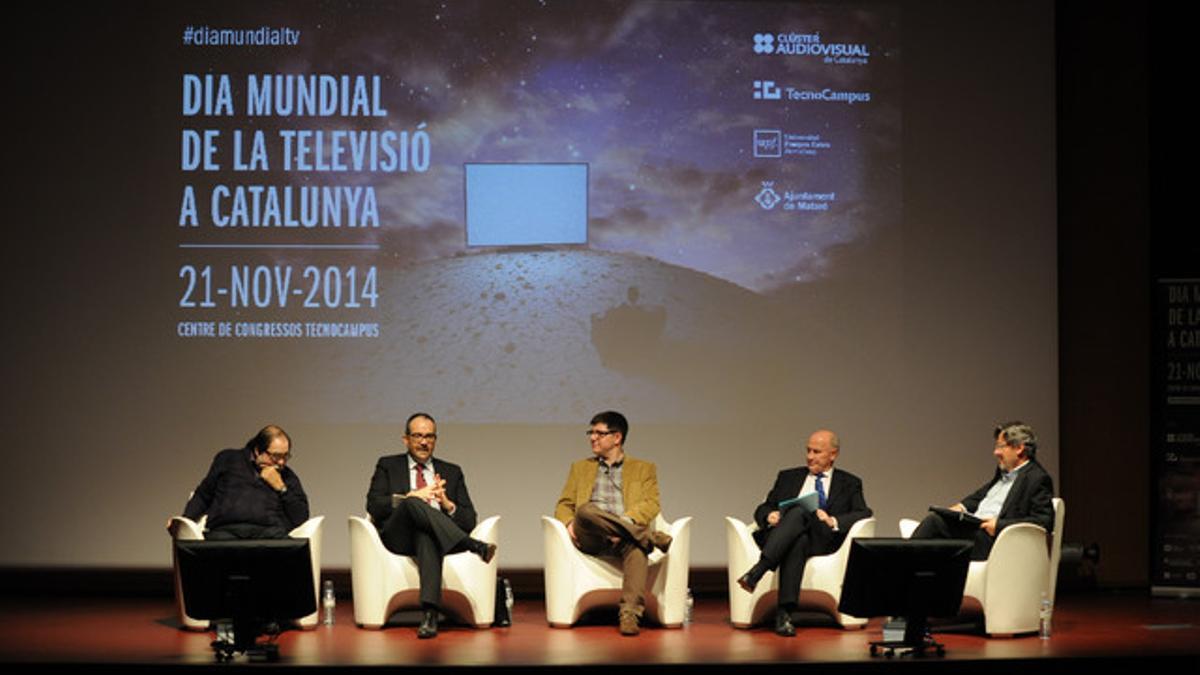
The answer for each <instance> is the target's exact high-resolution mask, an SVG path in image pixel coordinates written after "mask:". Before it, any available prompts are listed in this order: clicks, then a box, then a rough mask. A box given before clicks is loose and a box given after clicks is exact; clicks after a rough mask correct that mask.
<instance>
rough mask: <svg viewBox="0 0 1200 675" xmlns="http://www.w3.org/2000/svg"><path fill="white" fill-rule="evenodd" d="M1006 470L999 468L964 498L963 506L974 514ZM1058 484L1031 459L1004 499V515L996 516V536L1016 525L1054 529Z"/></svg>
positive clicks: (1001, 509) (1001, 513) (1002, 510)
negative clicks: (1031, 524)
mask: <svg viewBox="0 0 1200 675" xmlns="http://www.w3.org/2000/svg"><path fill="white" fill-rule="evenodd" d="M1001 475H1002V471H1001V469H1000V468H999V467H996V474H995V475H994V476H992V479H991V480H990V481H988V482H987V483H985V484H984V485H983V487H981V488H979V489H978V490H976V491H974V492H972V493H971V494H969V495H967V496H966V497H963V500H962V505H963V506H964V507H966V509H967V510H968V511H970V512H972V513H974V512H975V509H977V508H979V503H980V502H981V501H983V498H984V497H986V496H987V492H988V490H989V489H991V487H992V485H994V484H995V482H996V481H998V480H1000V476H1001ZM1053 497H1054V482H1053V481H1052V480H1050V474H1048V473H1046V470H1045V469H1043V468H1042V465H1041V464H1038V463H1037V460H1035V459H1031V460H1029V463H1028V464H1026V465H1025V466H1024V467H1023V468H1022V469H1021V470H1020V471H1018V472H1017V478H1016V481H1015V482H1013V486H1012V489H1010V490H1009V491H1008V496H1007V497H1005V498H1004V506H1002V507H1000V515H999V516H997V517H996V534H997V535H999V534H1000V531H1001V530H1003V529H1004V528H1006V527H1008V526H1009V525H1012V524H1014V523H1033V524H1034V525H1041V526H1042V527H1044V528H1046V531H1047V532H1049V531H1051V530H1053V529H1054V504H1052V503H1051V501H1050V500H1051V499H1052V498H1053Z"/></svg>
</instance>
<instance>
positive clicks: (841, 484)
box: [754, 466, 871, 546]
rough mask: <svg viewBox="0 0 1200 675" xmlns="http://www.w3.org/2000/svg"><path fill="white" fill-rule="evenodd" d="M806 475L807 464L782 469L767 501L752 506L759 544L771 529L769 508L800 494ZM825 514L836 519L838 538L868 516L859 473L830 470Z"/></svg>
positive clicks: (770, 509)
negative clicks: (769, 526)
mask: <svg viewBox="0 0 1200 675" xmlns="http://www.w3.org/2000/svg"><path fill="white" fill-rule="evenodd" d="M807 477H808V467H807V466H798V467H796V468H794V469H784V470H783V471H780V472H779V475H778V476H776V477H775V485H774V486H773V487H772V488H771V491H770V492H768V493H767V499H766V501H764V502H763V503H762V504H759V505H758V508H756V509H754V522H756V523H758V531H757V532H755V533H754V539H755V541H757V542H758V545H759V546H762V545H763V542H765V541H766V539H767V534H768V533H769V532H770V530H769V529H768V528H767V516H768V515H770V513H771V512H772V511H778V510H779V502H781V501H783V500H785V499H791V498H792V497H795V496H796V495H798V494H800V488H801V487H803V486H804V479H805V478H807ZM825 513H828V514H829V515H831V516H833V517H834V518H837V522H838V531H837V535H838V536H837V537H836V539H839V540H840V538H841V537H843V536H845V534H846V532H848V531H849V530H850V526H851V525H854V523H856V522H858V521H860V520H862V519H863V518H870V517H871V509H870V507H868V506H867V501H866V499H865V498H864V497H863V489H862V481H861V480H859V478H858V476H855V475H854V474H852V473H850V472H848V471H842V470H841V469H836V470H835V471H834V472H833V476H832V477H831V478H830V480H829V490H828V491H827V492H826V493H825Z"/></svg>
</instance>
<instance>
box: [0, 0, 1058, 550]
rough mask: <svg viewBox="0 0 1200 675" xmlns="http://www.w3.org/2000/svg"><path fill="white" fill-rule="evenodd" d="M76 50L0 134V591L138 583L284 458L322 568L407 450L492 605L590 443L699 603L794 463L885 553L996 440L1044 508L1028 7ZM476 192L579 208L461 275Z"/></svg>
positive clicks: (437, 5)
mask: <svg viewBox="0 0 1200 675" xmlns="http://www.w3.org/2000/svg"><path fill="white" fill-rule="evenodd" d="M83 11H84V12H85V14H84V15H75V16H72V17H66V18H64V17H56V18H55V19H54V20H55V21H59V30H57V31H56V32H37V33H30V34H29V35H27V36H25V37H23V38H22V40H23V42H22V49H23V50H24V51H25V52H26V61H27V63H28V66H27V67H26V68H25V69H24V71H23V72H21V73H20V74H19V75H18V76H17V83H16V87H17V89H16V92H17V94H18V95H17V96H14V97H11V98H9V99H8V100H9V105H10V106H12V107H17V108H20V109H22V110H25V111H27V113H28V114H27V115H25V116H24V117H23V124H22V125H21V126H20V127H19V128H14V129H13V134H12V139H11V140H10V147H11V148H13V154H12V155H11V158H10V169H13V170H11V171H10V172H8V173H9V175H10V178H9V179H8V180H9V181H10V188H11V189H10V190H8V191H7V201H8V202H9V205H10V206H11V207H15V208H10V209H9V213H10V214H11V215H10V220H9V228H10V240H9V243H8V244H7V245H6V247H5V248H6V255H5V261H6V264H5V266H4V278H5V282H4V283H5V289H6V301H5V307H6V310H5V315H6V318H7V320H6V321H5V328H4V331H3V341H4V342H3V345H4V346H3V354H4V376H5V377H4V379H5V382H6V383H7V387H6V388H5V394H4V410H5V424H4V425H3V432H2V433H3V436H2V437H0V438H2V440H3V443H4V446H3V452H4V459H5V462H4V464H5V470H4V471H3V472H0V522H2V523H3V532H2V533H0V534H2V536H3V541H4V542H5V544H4V547H3V549H2V550H0V565H5V566H46V567H52V566H53V567H57V566H83V567H165V566H167V565H169V564H170V547H169V544H168V540H167V535H166V533H165V531H164V524H165V522H166V519H167V517H168V516H170V515H174V514H178V513H180V512H181V510H182V508H183V505H184V503H185V501H186V500H187V498H188V494H189V492H190V491H191V490H192V489H193V488H194V487H195V486H196V484H197V483H198V482H199V480H200V479H201V478H202V477H203V475H204V473H205V471H206V470H207V468H208V465H209V463H210V461H211V459H212V456H213V454H214V453H215V452H216V451H218V450H220V449H222V448H226V447H240V446H241V445H242V444H244V443H245V442H246V439H248V438H249V437H250V436H251V435H252V434H253V433H254V432H255V431H256V430H258V429H259V428H260V427H262V426H263V425H265V424H268V423H274V424H279V425H281V426H283V427H284V428H285V429H286V430H287V431H288V432H289V433H290V434H291V437H292V439H293V441H294V448H293V450H294V458H293V460H292V462H291V466H292V467H293V468H294V469H295V470H296V471H297V473H298V474H299V476H300V479H301V480H302V482H303V484H304V486H305V489H306V491H307V492H308V495H309V497H310V503H311V507H312V512H313V513H314V514H321V515H325V516H326V521H325V526H324V527H325V529H324V536H325V540H324V546H323V551H324V560H323V563H324V564H325V565H326V566H329V567H333V568H338V567H346V566H348V564H349V543H348V535H347V527H346V524H345V523H346V518H347V516H349V515H361V514H362V513H363V512H364V496H365V492H366V489H367V485H368V481H369V479H370V475H371V471H372V469H373V467H374V463H375V460H376V459H377V458H378V457H379V456H380V455H383V454H390V453H395V452H400V451H401V442H400V435H401V433H402V431H403V421H404V419H405V418H406V417H407V416H408V415H409V414H410V413H412V412H415V411H418V410H421V411H427V412H429V413H431V414H433V415H434V416H435V417H436V418H437V420H438V422H439V429H438V431H439V433H440V440H439V443H438V448H437V456H439V457H441V458H443V459H446V460H449V461H452V462H455V463H457V464H459V465H461V466H462V467H463V470H464V472H465V475H466V479H467V484H468V486H469V487H470V491H471V495H472V497H473V499H474V502H475V506H476V508H477V510H478V512H479V513H480V515H481V517H486V516H489V515H493V514H499V515H500V516H502V520H501V525H500V528H501V529H500V531H501V541H500V556H501V559H500V560H501V565H502V566H505V567H510V568H537V567H540V566H541V564H542V551H541V538H540V522H539V517H540V516H541V515H543V514H550V513H552V512H553V507H554V503H555V500H556V499H557V496H558V494H559V491H560V490H561V488H562V486H563V482H564V481H565V479H566V475H567V468H568V466H569V464H570V462H572V461H573V460H575V459H579V458H583V457H586V456H588V455H589V452H590V451H589V449H588V445H587V442H586V439H585V438H584V436H583V433H582V432H583V431H584V429H585V428H586V426H587V422H588V419H589V418H590V417H591V416H592V415H593V414H594V413H596V412H599V411H601V410H606V409H616V410H619V411H622V412H624V413H625V414H626V415H627V416H628V418H629V420H630V423H631V430H630V435H629V439H628V444H627V446H626V450H627V452H628V453H629V454H630V455H632V456H635V457H638V458H642V459H646V460H651V461H654V462H656V463H657V464H658V476H659V482H660V487H661V491H662V507H663V511H664V514H665V515H666V516H667V517H668V518H669V519H675V518H679V517H682V516H685V515H686V516H693V517H694V521H693V526H692V527H693V528H694V529H693V537H692V551H691V560H692V564H693V565H695V566H699V567H722V566H724V565H725V562H726V561H725V543H724V537H725V535H724V523H723V518H724V516H727V515H732V516H737V517H740V518H742V519H749V518H750V516H751V514H752V512H753V509H754V507H755V506H756V505H757V504H758V503H759V502H760V501H761V500H762V499H763V498H764V496H765V495H766V493H767V491H768V489H769V488H770V486H771V484H772V482H773V480H774V477H775V474H776V472H777V471H779V470H780V469H783V468H786V467H791V466H795V465H797V464H800V463H802V461H803V448H804V443H805V440H806V439H807V437H808V435H809V434H810V433H811V432H812V431H814V430H816V429H818V428H823V427H827V428H831V429H833V430H835V431H837V432H838V433H839V435H840V437H841V441H842V449H841V456H840V458H839V460H838V464H837V466H838V467H840V468H844V469H845V470H849V471H852V472H853V473H855V474H857V475H858V476H860V477H861V478H862V479H863V481H864V485H865V492H866V497H867V500H868V503H869V504H870V505H871V506H872V507H873V508H874V510H875V513H876V515H877V516H878V517H879V519H880V521H879V528H878V532H879V534H880V535H888V534H894V533H895V532H896V521H897V519H899V518H901V517H911V516H919V515H920V514H921V513H922V512H924V511H925V509H926V508H927V507H928V505H929V504H933V503H953V502H954V501H957V500H958V499H960V498H961V497H962V496H963V495H965V494H966V493H968V492H969V491H970V490H973V489H975V488H976V487H978V486H979V484H981V483H982V482H983V481H984V480H986V479H987V478H989V477H990V475H991V471H992V469H993V467H994V465H995V463H994V460H993V459H992V456H991V438H990V431H991V428H992V425H993V424H995V423H996V422H999V421H1003V420H1009V419H1021V420H1024V421H1026V422H1028V423H1030V424H1031V425H1033V426H1034V428H1035V429H1036V430H1037V431H1038V432H1039V434H1040V436H1041V441H1042V444H1041V450H1040V453H1039V459H1040V460H1041V461H1042V463H1043V464H1044V465H1045V466H1046V467H1047V469H1048V470H1049V471H1050V472H1051V474H1052V475H1056V474H1057V468H1058V412H1057V398H1058V393H1057V353H1056V350H1057V335H1056V318H1055V317H1056V306H1055V302H1056V270H1055V261H1056V249H1055V246H1056V229H1055V220H1054V218H1055V190H1054V181H1055V166H1054V162H1055V158H1054V124H1055V119H1054V89H1055V82H1054V60H1053V56H1054V45H1053V22H1054V16H1053V5H1052V3H1046V2H1036V1H1030V2H972V3H958V2H863V3H854V2H849V3H841V2H838V3H828V4H821V3H809V2H716V1H714V2H707V1H706V2H698V1H697V2H689V1H663V2H648V1H626V2H564V1H555V0H544V1H539V0H520V1H517V0H475V1H462V0H437V1H431V2H425V1H423V0H409V1H406V2H402V3H397V2H357V1H350V2H344V3H336V5H334V4H329V3H315V2H307V3H292V2H236V3H234V2H173V3H157V2H147V3H114V4H112V5H109V6H105V5H103V4H100V5H97V6H94V7H92V8H90V9H87V10H83ZM50 20H51V19H50V18H49V17H47V21H50ZM492 165H495V166H506V167H516V169H518V170H520V169H522V167H525V166H531V167H568V168H570V167H579V169H578V170H574V169H573V170H571V171H570V172H569V175H568V174H563V173H562V172H550V173H548V174H547V175H554V176H563V175H565V176H566V178H565V179H563V180H564V182H563V183H562V184H561V185H558V184H552V185H542V184H540V183H539V182H538V181H533V182H532V184H526V183H522V188H521V189H520V190H513V191H511V198H512V199H513V200H515V203H513V204H507V205H505V206H506V207H507V208H506V209H505V210H504V211H503V212H504V214H505V218H503V219H498V220H494V222H492V224H493V225H494V224H495V222H499V225H498V226H497V227H498V231H499V233H500V234H499V235H498V238H496V239H487V240H482V241H486V242H488V243H487V244H486V245H476V243H474V242H469V241H468V236H467V228H466V226H467V215H468V214H467V204H468V203H470V202H471V199H472V196H473V195H472V194H469V192H468V190H469V188H470V186H469V185H468V183H467V181H466V172H467V171H468V169H469V167H476V166H492ZM555 180H559V179H558V178H555ZM13 181H15V185H13ZM491 187H492V191H491V192H490V193H488V194H486V195H483V194H480V195H474V196H477V197H480V201H478V202H475V203H479V204H488V203H491V204H497V203H498V202H497V201H496V200H500V202H499V203H503V199H504V191H503V190H500V191H498V192H497V191H496V190H495V189H494V188H495V185H492V186H491ZM539 187H542V188H545V189H544V190H541V191H539V190H538V189H536V188H539ZM559 190H570V192H571V193H570V194H569V195H565V194H560V193H559V192H558V191H559ZM483 197H486V199H484V198H483ZM493 208H496V209H497V212H499V207H493ZM555 209H558V210H557V211H556V210H555ZM581 209H582V210H581ZM521 213H526V214H528V216H529V218H530V222H538V223H539V224H540V225H539V227H543V228H544V229H539V230H537V231H536V232H535V233H534V234H533V235H530V233H528V232H521V231H520V229H519V225H517V226H516V227H517V229H516V230H515V231H514V230H513V229H512V228H513V227H514V225H513V220H512V215H513V214H521ZM555 214H569V215H568V216H562V217H564V218H568V219H570V220H571V223H572V224H571V228H570V229H569V231H566V230H562V231H560V230H559V229H556V221H555V218H556V217H558V216H556V215H555ZM484 215H486V214H484ZM483 222H485V223H488V222H489V221H486V220H485V221H483ZM581 228H583V229H585V230H586V231H581ZM563 232H566V234H564V233H563ZM526 235H528V236H526Z"/></svg>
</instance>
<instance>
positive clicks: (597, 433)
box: [583, 429, 620, 438]
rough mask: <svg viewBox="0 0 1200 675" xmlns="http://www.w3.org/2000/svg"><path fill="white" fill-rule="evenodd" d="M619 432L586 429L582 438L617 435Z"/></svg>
mask: <svg viewBox="0 0 1200 675" xmlns="http://www.w3.org/2000/svg"><path fill="white" fill-rule="evenodd" d="M617 433H620V432H619V431H600V430H599V429H588V430H587V431H585V432H583V435H584V436H587V437H588V438H591V437H592V436H608V435H609V434H617Z"/></svg>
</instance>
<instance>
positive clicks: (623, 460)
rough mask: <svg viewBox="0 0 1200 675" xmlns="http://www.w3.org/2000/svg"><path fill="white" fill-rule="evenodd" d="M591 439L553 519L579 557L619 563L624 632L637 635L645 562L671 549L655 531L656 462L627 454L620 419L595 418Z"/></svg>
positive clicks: (624, 429)
mask: <svg viewBox="0 0 1200 675" xmlns="http://www.w3.org/2000/svg"><path fill="white" fill-rule="evenodd" d="M587 435H588V440H589V441H590V442H591V445H592V455H593V456H592V457H590V458H588V459H581V460H579V461H577V462H575V463H574V464H572V465H571V471H570V473H569V474H567V484H566V485H565V486H563V490H562V494H561V495H559V497H558V505H557V506H556V507H555V509H554V517H555V518H557V519H559V520H560V521H562V522H563V523H564V524H566V526H567V532H568V533H570V535H571V541H573V542H574V543H575V547H576V548H578V549H579V550H580V551H583V552H584V553H587V554H590V555H607V556H616V557H619V558H621V562H622V565H621V568H622V571H623V573H624V580H623V583H622V586H621V612H620V630H621V634H622V635H637V634H638V620H639V619H640V618H641V616H642V611H643V609H644V607H645V595H646V568H647V562H646V558H647V556H648V555H649V554H650V552H651V551H653V550H654V549H655V548H656V547H657V548H659V549H661V550H663V551H666V550H667V549H668V548H669V547H670V546H671V537H670V535H668V534H666V533H665V532H656V531H655V530H654V519H655V517H656V516H658V511H659V506H658V475H657V472H656V470H655V468H654V464H653V463H652V462H644V461H642V460H640V459H634V458H632V457H629V456H627V455H626V454H625V449H624V445H625V439H626V438H628V437H629V422H628V421H627V420H626V419H625V416H624V415H622V414H621V413H619V412H615V411H611V410H610V411H606V412H602V413H599V414H597V415H596V416H595V417H593V418H592V421H591V426H590V428H589V429H588V431H587Z"/></svg>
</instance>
